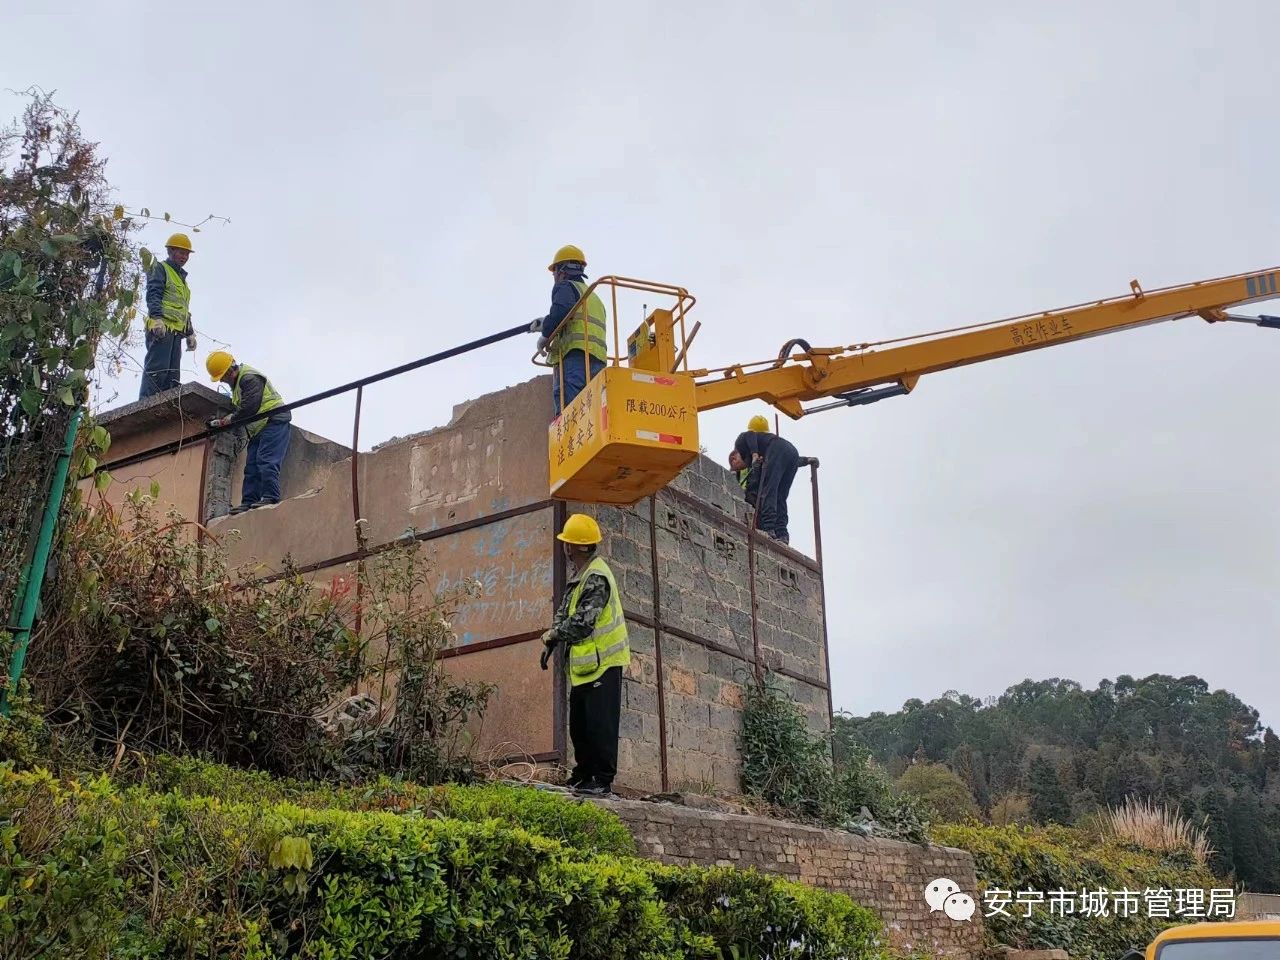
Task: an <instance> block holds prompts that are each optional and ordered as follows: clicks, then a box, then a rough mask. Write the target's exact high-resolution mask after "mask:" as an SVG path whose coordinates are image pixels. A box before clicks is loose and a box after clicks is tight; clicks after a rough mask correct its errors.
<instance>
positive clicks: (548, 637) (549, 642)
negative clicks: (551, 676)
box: [538, 630, 556, 670]
mask: <svg viewBox="0 0 1280 960" xmlns="http://www.w3.org/2000/svg"><path fill="white" fill-rule="evenodd" d="M539 639H541V640H542V658H541V659H540V660H539V661H538V662H539V663H540V664H541V665H542V669H543V670H545V669H547V663H548V662H549V661H550V660H551V654H553V653H555V649H556V643H555V635H554V633H553V632H552V631H550V630H544V631H543V633H542V636H541V637H540V638H539Z"/></svg>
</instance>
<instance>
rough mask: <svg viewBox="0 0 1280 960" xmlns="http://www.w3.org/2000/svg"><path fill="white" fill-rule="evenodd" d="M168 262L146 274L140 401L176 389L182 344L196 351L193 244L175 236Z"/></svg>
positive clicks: (181, 235) (157, 264) (160, 262)
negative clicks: (190, 271)
mask: <svg viewBox="0 0 1280 960" xmlns="http://www.w3.org/2000/svg"><path fill="white" fill-rule="evenodd" d="M164 247H165V251H166V252H167V254H168V259H166V260H157V261H156V262H155V263H154V264H152V266H151V272H150V273H148V274H147V331H146V334H145V339H146V344H147V358H146V360H145V361H143V365H142V389H141V390H140V391H139V393H138V399H139V400H142V399H144V398H146V397H149V396H151V395H152V394H154V393H159V392H160V391H162V390H168V389H170V388H172V387H176V386H177V385H178V384H179V383H180V382H181V379H180V376H179V375H180V373H181V371H182V341H183V339H184V338H185V339H186V342H187V349H188V350H194V349H195V348H196V334H195V328H194V327H192V326H191V288H190V287H189V286H187V271H186V270H185V269H184V267H185V266H186V263H187V260H188V259H189V258H190V256H191V240H190V239H189V238H188V237H187V235H186V234H185V233H175V234H173V235H172V236H171V237H169V239H168V240H166V241H165V244H164Z"/></svg>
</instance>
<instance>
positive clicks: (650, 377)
mask: <svg viewBox="0 0 1280 960" xmlns="http://www.w3.org/2000/svg"><path fill="white" fill-rule="evenodd" d="M631 379H632V380H636V381H639V382H640V383H652V384H654V385H655V386H659V387H674V386H675V385H676V378H675V377H661V376H658V375H657V374H653V373H636V372H634V371H633V372H632V374H631Z"/></svg>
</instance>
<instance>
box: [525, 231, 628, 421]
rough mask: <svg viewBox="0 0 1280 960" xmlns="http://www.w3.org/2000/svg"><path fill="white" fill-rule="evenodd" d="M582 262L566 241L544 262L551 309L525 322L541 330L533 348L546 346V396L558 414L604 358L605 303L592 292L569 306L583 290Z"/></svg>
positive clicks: (577, 250)
mask: <svg viewBox="0 0 1280 960" xmlns="http://www.w3.org/2000/svg"><path fill="white" fill-rule="evenodd" d="M586 266H587V258H586V255H585V254H583V252H582V250H581V249H580V248H579V247H575V246H572V245H569V246H564V247H561V248H560V249H559V250H557V251H556V255H555V258H554V259H553V260H552V261H551V265H550V266H549V267H547V269H548V270H550V271H551V273H552V274H553V275H554V276H555V285H554V286H553V287H552V288H551V311H550V312H549V313H548V314H547V315H546V316H545V317H538V318H537V319H536V320H534V321H533V323H531V324H530V325H529V330H530V332H532V333H541V334H542V337H541V338H540V339H539V340H538V349H539V350H544V349H545V350H546V352H547V362H548V363H550V364H551V365H552V368H553V369H552V373H551V398H552V403H553V405H554V407H555V415H556V416H557V417H558V416H560V414H561V413H563V412H564V408H565V407H567V406H568V405H569V404H570V403H572V402H573V398H574V397H576V396H577V395H578V394H580V393H581V392H582V391H583V389H585V387H586V385H587V384H588V383H589V382H590V381H591V380H592V379H593V378H594V377H595V376H596V375H597V374H599V373H600V371H601V370H603V369H604V366H605V363H606V361H607V360H608V359H609V341H608V316H609V315H608V313H607V311H606V310H605V308H604V303H603V302H602V301H601V300H600V298H599V297H597V296H596V295H595V292H594V291H592V293H591V294H589V295H588V296H587V302H586V303H584V304H583V305H582V307H581V308H579V309H577V310H574V307H576V306H578V301H579V300H581V299H582V296H583V294H585V293H586V292H587V283H586V278H587V275H586V274H585V273H584V272H583V271H584V270H585V269H586ZM570 314H572V316H570ZM566 318H567V319H566Z"/></svg>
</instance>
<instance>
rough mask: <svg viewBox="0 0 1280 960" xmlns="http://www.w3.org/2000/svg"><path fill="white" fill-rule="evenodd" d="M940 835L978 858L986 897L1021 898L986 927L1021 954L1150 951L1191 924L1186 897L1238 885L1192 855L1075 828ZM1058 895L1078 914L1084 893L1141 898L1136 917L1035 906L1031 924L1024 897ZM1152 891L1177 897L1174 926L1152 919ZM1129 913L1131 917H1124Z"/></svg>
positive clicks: (951, 829) (1078, 956) (1081, 956)
mask: <svg viewBox="0 0 1280 960" xmlns="http://www.w3.org/2000/svg"><path fill="white" fill-rule="evenodd" d="M933 834H934V841H935V842H936V843H940V844H945V845H946V846H950V847H960V848H961V849H963V850H968V851H969V852H970V853H972V854H973V858H974V863H975V867H976V869H977V874H978V885H979V887H981V888H982V889H983V890H984V891H985V890H1000V891H1008V892H1009V893H1010V894H1011V895H1012V896H1013V898H1014V903H1013V904H1012V905H1010V906H1007V907H1004V910H1005V912H1004V913H998V914H996V915H994V916H991V917H988V918H987V919H986V920H985V923H986V929H987V934H988V937H989V938H991V939H993V940H994V941H995V942H997V943H1001V944H1007V945H1009V946H1011V947H1017V948H1021V949H1045V948H1051V947H1057V948H1059V949H1063V950H1066V951H1067V952H1068V953H1069V954H1070V955H1071V957H1072V960H1115V958H1116V957H1119V956H1121V955H1123V954H1124V952H1125V951H1126V950H1128V949H1129V948H1130V947H1135V946H1143V947H1145V946H1146V945H1147V944H1148V943H1150V942H1151V940H1152V938H1153V937H1155V935H1156V934H1157V933H1159V932H1160V931H1161V930H1163V929H1164V928H1165V927H1168V926H1171V925H1172V924H1174V923H1179V922H1186V921H1187V919H1189V918H1187V917H1179V916H1177V915H1176V909H1177V897H1176V892H1177V891H1178V890H1194V889H1199V890H1205V891H1208V890H1211V889H1213V888H1214V887H1219V888H1223V887H1228V886H1230V884H1227V883H1225V882H1223V881H1220V880H1215V879H1214V877H1213V875H1212V873H1210V871H1209V870H1207V869H1206V868H1205V867H1203V866H1201V865H1200V864H1198V863H1197V862H1196V861H1195V859H1194V858H1193V857H1192V856H1191V854H1190V853H1189V852H1188V853H1172V854H1161V853H1158V852H1156V851H1152V850H1147V849H1144V848H1141V847H1138V846H1135V845H1133V844H1127V843H1123V842H1120V841H1117V840H1115V839H1104V838H1101V837H1099V836H1097V835H1096V834H1091V833H1089V832H1087V831H1085V830H1080V829H1074V828H1071V827H1048V828H1033V827H1016V826H1013V827H985V826H974V825H968V826H957V825H943V826H935V827H934V830H933ZM1056 890H1068V891H1075V893H1076V898H1075V900H1074V901H1073V902H1074V904H1075V906H1076V907H1077V908H1078V907H1079V905H1080V900H1079V896H1080V892H1081V891H1086V890H1087V891H1096V890H1104V891H1108V892H1119V891H1124V890H1128V891H1131V892H1133V891H1136V892H1137V893H1138V894H1140V896H1139V898H1138V900H1137V904H1136V907H1137V909H1136V910H1134V911H1133V912H1131V913H1130V915H1129V916H1122V915H1118V913H1117V912H1116V911H1114V908H1110V909H1109V912H1108V914H1107V915H1105V916H1095V915H1092V914H1090V913H1082V912H1079V910H1078V909H1077V911H1076V912H1074V913H1066V911H1065V909H1064V908H1062V907H1061V906H1059V907H1058V908H1056V909H1050V906H1049V903H1047V902H1046V903H1045V904H1044V905H1040V904H1036V905H1034V906H1033V907H1032V910H1031V916H1029V917H1028V916H1025V913H1026V910H1027V908H1026V906H1025V904H1020V903H1018V902H1017V894H1018V892H1019V891H1031V892H1032V893H1033V895H1034V894H1035V893H1041V894H1044V896H1045V897H1046V900H1048V899H1049V898H1050V892H1051V891H1056ZM1148 890H1152V891H1159V890H1167V891H1171V892H1173V902H1172V905H1171V910H1170V913H1171V916H1170V917H1169V918H1168V919H1164V918H1160V917H1153V916H1151V915H1150V912H1151V911H1150V910H1149V907H1148V901H1147V896H1146V891H1148ZM1205 898H1206V901H1207V900H1208V894H1207V893H1206V895H1205ZM1112 902H1114V901H1112ZM979 903H980V906H979V909H980V910H981V911H982V912H983V913H984V914H986V913H988V912H990V909H989V906H988V905H987V904H985V903H984V902H983V901H979ZM1132 909H1133V904H1132V903H1130V905H1129V910H1132ZM1124 912H1128V910H1122V911H1120V913H1124ZM1006 913H1007V914H1008V915H1006ZM1064 913H1065V914H1066V915H1063V914H1064ZM1196 919H1203V918H1196Z"/></svg>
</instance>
